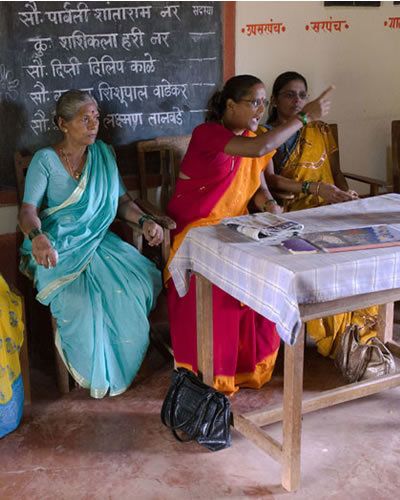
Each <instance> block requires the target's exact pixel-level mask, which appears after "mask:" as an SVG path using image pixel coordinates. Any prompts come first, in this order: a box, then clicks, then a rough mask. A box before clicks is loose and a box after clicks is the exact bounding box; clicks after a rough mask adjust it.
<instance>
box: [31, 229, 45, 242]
mask: <svg viewBox="0 0 400 500" xmlns="http://www.w3.org/2000/svg"><path fill="white" fill-rule="evenodd" d="M39 234H43V231H42V230H41V229H39V228H38V227H35V228H34V229H32V231H30V232H29V234H28V238H29V239H30V240H31V241H32V240H33V238H36V236H39Z"/></svg>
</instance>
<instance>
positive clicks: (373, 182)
mask: <svg viewBox="0 0 400 500" xmlns="http://www.w3.org/2000/svg"><path fill="white" fill-rule="evenodd" d="M329 128H330V129H331V132H332V135H333V137H334V139H335V142H336V144H337V147H338V150H339V134H338V126H337V124H336V123H330V124H329ZM338 161H339V168H340V155H338ZM342 173H343V175H344V177H345V178H346V179H351V180H353V181H357V182H361V183H363V184H367V185H369V194H368V196H376V195H377V194H379V192H380V191H381V190H382V189H384V190H385V191H387V190H388V189H389V186H388V184H387V182H385V181H381V180H379V179H374V178H373V177H366V176H365V175H359V174H353V173H351V172H343V171H342Z"/></svg>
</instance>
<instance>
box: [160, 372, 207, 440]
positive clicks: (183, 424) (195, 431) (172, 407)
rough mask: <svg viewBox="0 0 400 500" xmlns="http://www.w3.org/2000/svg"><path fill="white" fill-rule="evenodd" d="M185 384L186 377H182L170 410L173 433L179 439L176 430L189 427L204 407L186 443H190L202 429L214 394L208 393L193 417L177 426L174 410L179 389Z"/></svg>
mask: <svg viewBox="0 0 400 500" xmlns="http://www.w3.org/2000/svg"><path fill="white" fill-rule="evenodd" d="M183 382H184V377H183V376H182V377H181V379H180V380H179V381H178V383H177V385H176V388H175V391H174V395H173V396H172V400H171V405H170V410H169V421H170V423H171V427H170V428H171V430H172V432H173V433H174V435H175V437H177V434H176V432H175V431H176V430H179V429H181V428H182V427H184V426H185V425H187V424H188V423H190V422H191V421H193V420H194V419H195V417H196V414H197V412H198V411H199V409H200V408H201V407H202V406H203V410H202V412H201V415H200V417H201V418H200V417H199V418H198V419H197V426H196V428H195V430H194V432H193V434H192V435H191V436H190V439H188V440H185V441H190V440H192V439H194V438H195V436H196V435H197V433H198V431H199V427H200V422H201V421H202V419H203V417H204V415H205V411H206V406H207V405H208V403H209V401H210V399H211V398H212V396H213V394H212V393H208V394H207V395H206V398H205V399H204V400H202V401H200V404H199V405H198V406H197V408H196V410H195V411H194V412H193V415H192V416H191V417H189V418H188V419H187V420H185V422H183V423H181V424H180V425H175V423H174V412H173V409H174V408H175V406H176V401H177V398H178V393H179V391H178V389H179V388H180V386H181V385H182V384H183ZM163 423H164V424H165V421H164V418H163ZM177 439H178V440H179V441H183V439H180V438H179V437H177Z"/></svg>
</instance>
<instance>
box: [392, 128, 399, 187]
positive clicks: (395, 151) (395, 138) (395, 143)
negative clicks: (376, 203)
mask: <svg viewBox="0 0 400 500" xmlns="http://www.w3.org/2000/svg"><path fill="white" fill-rule="evenodd" d="M392 168H393V191H394V192H395V193H400V120H393V121H392Z"/></svg>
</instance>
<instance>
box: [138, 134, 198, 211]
mask: <svg viewBox="0 0 400 500" xmlns="http://www.w3.org/2000/svg"><path fill="white" fill-rule="evenodd" d="M190 138H191V136H190V135H181V136H173V137H157V138H156V139H152V140H149V141H139V142H138V143H137V152H138V167H139V179H140V197H141V199H142V200H148V198H149V189H150V188H152V187H158V188H160V189H161V192H160V208H161V210H162V211H163V212H164V211H165V209H166V206H167V203H168V201H169V199H170V197H171V195H172V193H173V192H174V190H175V184H176V178H177V175H178V171H179V165H180V163H181V161H182V158H183V156H184V155H185V153H186V150H187V147H188V145H189V141H190Z"/></svg>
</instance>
